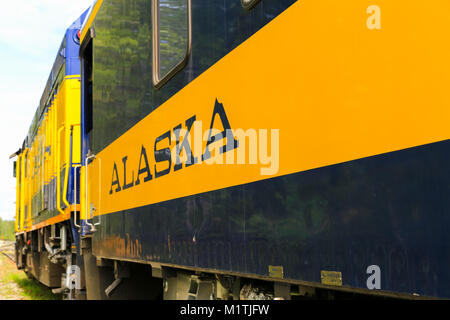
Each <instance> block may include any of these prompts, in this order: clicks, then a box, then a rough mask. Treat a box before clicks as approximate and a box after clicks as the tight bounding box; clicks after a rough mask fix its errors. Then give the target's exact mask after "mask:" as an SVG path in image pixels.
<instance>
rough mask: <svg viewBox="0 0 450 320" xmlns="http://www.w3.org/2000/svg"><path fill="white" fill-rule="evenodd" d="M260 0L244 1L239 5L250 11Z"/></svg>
mask: <svg viewBox="0 0 450 320" xmlns="http://www.w3.org/2000/svg"><path fill="white" fill-rule="evenodd" d="M259 1H260V0H250V2H248V3H246V2H245V1H244V0H241V4H242V6H243V7H244V8H245V9H247V10H250V9H252V8H253V7H254V6H255V5H256V4H257V3H258V2H259Z"/></svg>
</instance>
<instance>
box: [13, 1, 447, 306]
mask: <svg viewBox="0 0 450 320" xmlns="http://www.w3.org/2000/svg"><path fill="white" fill-rule="evenodd" d="M449 10H450V4H449V3H448V1H444V0H438V1H434V2H433V3H432V4H431V3H429V2H426V1H414V2H411V1H387V0H379V1H376V3H374V2H373V1H367V0H355V1H334V0H320V1H318V0H304V1H295V0H230V1H211V0H133V1H129V0H97V1H95V3H94V4H93V5H92V7H91V8H90V10H89V12H88V13H87V14H86V18H85V19H84V20H85V21H84V23H83V26H82V27H81V30H80V48H79V59H80V62H79V63H80V71H79V72H78V73H77V74H79V75H81V78H80V80H81V84H79V82H76V81H78V79H77V78H76V77H77V74H76V73H74V74H73V75H70V76H69V75H67V74H66V75H64V77H62V81H69V80H76V81H75V82H73V86H74V87H75V86H76V84H77V85H78V87H77V90H78V88H79V90H80V91H79V97H75V95H74V96H72V98H70V102H69V100H63V99H61V98H58V94H56V95H55V94H54V93H53V92H52V95H51V94H50V93H48V94H47V95H46V97H47V98H46V101H47V100H49V101H50V100H51V102H50V104H48V107H46V109H45V110H48V111H47V112H46V113H43V114H45V115H46V117H45V118H42V119H44V120H43V121H44V122H43V123H44V124H45V126H42V125H37V124H36V125H35V129H33V130H31V131H30V134H29V138H28V140H27V141H26V143H25V144H24V147H23V149H22V151H21V153H20V155H19V160H18V165H17V166H16V167H17V176H18V184H17V190H18V193H17V194H18V195H17V203H20V206H19V205H18V209H17V210H18V211H17V229H18V230H17V231H18V242H17V252H18V253H17V254H18V256H19V257H20V258H19V259H18V261H22V262H19V263H22V264H21V265H22V266H24V267H26V268H30V265H31V264H29V263H28V262H27V261H25V260H26V259H27V258H28V257H33V252H35V251H36V252H37V251H38V250H41V251H39V252H44V255H41V256H46V258H45V259H48V260H49V261H50V263H52V266H53V265H54V263H53V262H57V263H59V265H58V266H60V267H62V266H64V268H66V270H65V271H64V272H62V273H61V274H60V278H62V279H72V278H70V277H69V275H73V279H74V281H73V282H72V281H62V285H61V287H59V286H58V287H57V290H59V291H63V292H66V293H68V294H69V295H70V296H71V297H76V298H79V299H81V298H88V299H122V298H162V299H224V300H227V299H236V300H238V299H298V298H305V297H306V298H307V297H322V296H323V294H324V292H326V294H327V297H329V296H330V295H329V293H330V292H332V293H333V295H341V296H346V295H354V294H358V295H359V294H361V295H371V296H372V297H380V296H381V297H401V298H417V297H419V298H423V297H434V298H449V297H450V271H449V269H448V265H449V263H450V247H449V244H450V234H449V233H448V231H447V229H448V226H449V225H450V216H449V215H448V214H447V213H448V211H449V209H450V200H449V199H450V198H449V197H448V194H449V192H450V190H449V188H450V184H449V181H450V167H449V161H448V160H449V158H450V145H449V138H450V126H449V123H450V98H449V95H448V93H447V92H448V86H449V84H450V61H449V59H448V55H449V52H450V43H449V42H448V41H446V40H445V39H446V35H447V34H448V33H449V31H450V24H449V23H448V14H447V13H448V12H449ZM73 76H75V78H76V79H72V78H73ZM67 83H68V82H67ZM48 91H49V92H50V91H51V90H50V89H49V90H48ZM58 92H62V91H58ZM74 92H75V91H74ZM49 97H52V98H51V99H49ZM53 97H55V99H53ZM72 99H73V100H72ZM69 103H73V105H74V106H75V105H76V106H77V108H78V109H76V108H75V109H76V110H75V109H73V110H74V112H73V118H71V116H69V118H70V119H73V122H69V120H63V119H62V118H61V117H63V114H64V115H66V114H68V113H67V111H61V110H60V109H58V108H59V106H61V105H63V104H64V105H67V104H69ZM55 106H56V107H55ZM51 110H53V113H52V112H51ZM66 110H67V109H66ZM78 111H79V112H78ZM47 114H48V117H47ZM75 115H76V116H75ZM77 116H79V118H76V117H77ZM39 119H41V118H39ZM65 119H66V118H65ZM75 119H76V120H75ZM77 120H78V122H77ZM70 121H72V120H70ZM63 123H64V126H63ZM41 127H42V129H40V128H41ZM46 130H47V131H46ZM77 130H78V131H77ZM34 132H37V133H34ZM39 132H41V133H39ZM42 132H49V137H50V142H48V140H46V139H42ZM41 146H42V148H41ZM69 146H70V147H69ZM48 147H51V148H49V149H51V151H52V153H51V154H49V153H48V152H47V148H48ZM55 148H56V150H55ZM39 150H43V151H39ZM40 152H41V153H40ZM45 152H47V153H45ZM55 154H56V158H52V156H55ZM42 155H44V158H43V159H44V162H42V161H43V160H40V159H42V158H40V156H41V157H42ZM30 161H31V164H30ZM45 161H47V162H48V165H47V162H45ZM41 163H44V164H46V166H44V167H43V168H42V166H41ZM30 166H31V167H30ZM27 168H28V169H27ZM67 168H69V170H68V169H67ZM27 170H28V171H27ZM30 170H31V171H32V172H33V173H32V174H30ZM40 170H41V171H40ZM72 171H73V172H74V173H75V174H72V173H71V172H72ZM75 180H76V183H75ZM41 181H43V182H41ZM42 186H46V188H50V190H51V192H50V193H48V195H53V197H54V198H52V197H50V199H51V200H53V207H52V208H53V211H51V210H50V211H49V212H53V213H52V214H53V216H52V217H50V216H43V217H48V218H45V219H40V220H36V219H39V217H38V218H36V217H35V216H34V215H33V214H35V212H39V210H37V209H36V208H37V207H36V206H41V207H40V208H42V206H44V207H45V199H46V198H45V195H46V192H45V190H46V189H45V188H44V193H43V195H42V191H40V190H42ZM54 190H56V191H54ZM72 190H73V193H71V192H72ZM39 192H41V193H39ZM75 193H76V194H77V196H75ZM60 198H62V199H60ZM78 198H79V199H78ZM41 199H44V201H43V200H41ZM58 199H59V200H58ZM78 200H79V201H78ZM33 210H34V211H33ZM60 211H62V212H60ZM45 214H47V213H45ZM48 214H50V213H48ZM64 221H66V222H67V223H66V224H65V225H64V224H63V222H64ZM47 224H48V225H47ZM55 226H56V227H55ZM41 227H43V228H41ZM66 229H67V231H68V232H67V231H66ZM40 230H48V232H50V233H49V234H51V236H49V237H47V238H46V236H45V235H46V234H47V233H46V232H47V231H44V232H43V234H44V235H43V236H42V237H41V236H40V234H41V233H42V232H41V231H40ZM61 230H63V231H62V232H61ZM52 232H53V233H52ZM65 233H67V235H65ZM35 234H36V235H35ZM40 239H41V240H40ZM47 240H48V241H47ZM52 244H53V247H52V246H51V245H52ZM46 247H48V248H46ZM62 249H65V250H62ZM33 250H34V251H33ZM68 250H69V251H70V253H71V254H70V259H69V258H67V259H66V260H64V262H62V261H63V254H62V252H64V253H65V254H66V257H68V256H67V252H68ZM58 255H59V259H60V260H58V261H56V260H57V259H56V260H55V257H58ZM41 259H44V258H41ZM55 274H56V273H55ZM53 278H55V279H56V278H57V277H56V276H54V277H53ZM53 278H52V279H53ZM55 281H56V280H55ZM60 283H61V281H60Z"/></svg>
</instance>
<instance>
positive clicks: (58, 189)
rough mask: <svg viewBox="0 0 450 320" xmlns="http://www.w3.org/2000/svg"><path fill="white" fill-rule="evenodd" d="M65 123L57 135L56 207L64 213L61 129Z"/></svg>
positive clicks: (62, 128)
mask: <svg viewBox="0 0 450 320" xmlns="http://www.w3.org/2000/svg"><path fill="white" fill-rule="evenodd" d="M64 128H65V125H64V124H63V125H62V127H61V128H59V130H58V135H57V137H56V208H57V209H58V211H59V213H61V214H64V211H63V210H62V209H61V179H60V175H61V174H60V170H61V139H60V136H61V131H62V130H64Z"/></svg>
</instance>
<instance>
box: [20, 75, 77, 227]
mask: <svg viewBox="0 0 450 320" xmlns="http://www.w3.org/2000/svg"><path fill="white" fill-rule="evenodd" d="M80 89H81V87H80V79H79V76H68V77H66V78H64V80H63V81H62V83H61V84H60V86H59V88H58V90H57V91H56V92H55V93H54V96H53V97H54V99H53V102H52V103H51V105H50V106H49V108H48V109H47V111H46V112H45V114H44V115H43V116H42V118H41V121H40V124H39V127H38V128H37V131H36V132H37V133H36V135H35V136H34V139H33V141H32V142H31V147H30V148H28V149H26V150H25V151H24V152H22V154H20V155H19V161H18V167H17V168H18V169H17V170H18V171H17V172H16V177H17V186H18V187H17V192H18V194H17V196H16V198H17V208H16V217H18V218H16V222H20V223H16V232H24V231H29V230H33V229H37V228H40V227H42V226H44V225H48V224H51V223H54V222H58V221H63V220H66V219H68V218H70V212H71V210H72V209H73V207H72V206H71V204H69V203H68V201H67V199H66V197H64V196H62V195H61V194H60V193H61V192H60V190H61V189H63V195H65V194H67V189H68V174H69V171H68V170H67V169H70V168H69V167H70V164H71V163H72V165H76V164H79V163H81V136H80V135H81V132H80V121H81V92H80ZM71 144H72V145H71ZM71 154H72V158H71V157H70V155H71ZM19 168H20V169H19ZM65 168H66V170H65V174H64V176H61V173H62V172H63V170H64V169H65ZM19 171H20V172H19ZM55 179H56V185H57V186H58V187H57V188H56V190H54V192H56V194H55V195H50V194H46V195H45V194H44V192H45V190H47V192H50V189H45V188H44V186H48V185H49V184H51V183H52V182H54V181H55ZM44 196H45V197H49V198H52V199H56V209H55V213H56V210H57V211H58V214H56V215H53V216H52V217H51V218H49V219H47V220H46V221H39V223H37V222H36V218H37V217H38V216H39V215H40V214H42V213H43V212H45V211H48V210H50V209H49V208H48V207H46V206H45V205H44ZM33 199H35V200H33ZM48 203H49V202H48ZM63 204H64V205H65V206H64V205H63Z"/></svg>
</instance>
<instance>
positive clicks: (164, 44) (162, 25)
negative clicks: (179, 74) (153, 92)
mask: <svg viewBox="0 0 450 320" xmlns="http://www.w3.org/2000/svg"><path fill="white" fill-rule="evenodd" d="M187 46H188V12H187V0H159V58H160V70H159V72H160V77H161V78H163V77H164V76H165V75H167V74H168V73H169V72H170V71H171V70H172V69H173V68H175V67H176V66H177V65H178V64H179V63H180V62H182V61H183V59H184V57H185V55H186V51H187Z"/></svg>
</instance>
